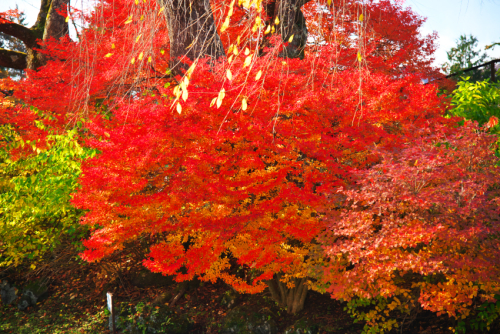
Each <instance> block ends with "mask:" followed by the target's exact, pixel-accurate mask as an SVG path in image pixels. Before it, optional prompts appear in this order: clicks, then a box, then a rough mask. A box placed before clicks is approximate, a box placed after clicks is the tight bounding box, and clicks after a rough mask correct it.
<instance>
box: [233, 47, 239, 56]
mask: <svg viewBox="0 0 500 334" xmlns="http://www.w3.org/2000/svg"><path fill="white" fill-rule="evenodd" d="M233 54H234V55H235V56H237V55H238V54H239V52H238V48H237V47H236V46H235V47H233Z"/></svg>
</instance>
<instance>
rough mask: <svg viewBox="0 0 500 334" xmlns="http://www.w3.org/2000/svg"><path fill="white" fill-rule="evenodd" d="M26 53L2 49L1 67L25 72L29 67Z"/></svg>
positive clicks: (0, 53)
mask: <svg viewBox="0 0 500 334" xmlns="http://www.w3.org/2000/svg"><path fill="white" fill-rule="evenodd" d="M26 57H27V56H26V53H24V52H19V51H12V50H6V49H2V48H0V66H1V67H9V68H13V69H16V70H24V69H26V67H27V61H26Z"/></svg>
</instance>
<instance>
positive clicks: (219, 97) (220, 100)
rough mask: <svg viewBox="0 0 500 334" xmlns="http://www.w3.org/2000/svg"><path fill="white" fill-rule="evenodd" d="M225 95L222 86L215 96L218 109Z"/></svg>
mask: <svg viewBox="0 0 500 334" xmlns="http://www.w3.org/2000/svg"><path fill="white" fill-rule="evenodd" d="M225 96H226V90H225V89H224V88H222V89H221V90H220V92H219V95H218V96H217V109H219V107H220V106H221V104H222V100H223V99H224V97H225Z"/></svg>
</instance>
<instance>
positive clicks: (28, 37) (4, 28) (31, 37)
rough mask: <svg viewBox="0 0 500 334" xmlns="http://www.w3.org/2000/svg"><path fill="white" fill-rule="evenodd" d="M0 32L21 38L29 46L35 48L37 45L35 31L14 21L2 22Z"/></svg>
mask: <svg viewBox="0 0 500 334" xmlns="http://www.w3.org/2000/svg"><path fill="white" fill-rule="evenodd" d="M0 32H3V33H4V34H7V35H10V36H12V37H15V38H17V39H20V40H21V41H23V42H24V44H26V47H27V48H33V47H35V46H36V45H37V43H36V37H35V34H33V31H31V29H30V28H27V27H25V26H23V25H21V24H17V23H14V22H10V23H1V24H0Z"/></svg>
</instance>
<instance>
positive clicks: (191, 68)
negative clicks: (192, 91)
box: [184, 61, 197, 86]
mask: <svg viewBox="0 0 500 334" xmlns="http://www.w3.org/2000/svg"><path fill="white" fill-rule="evenodd" d="M196 64H197V62H196V61H195V62H194V63H192V64H191V66H189V68H188V70H187V71H186V76H187V77H185V78H184V81H186V86H187V85H188V84H189V78H191V75H192V74H193V72H194V69H195V68H196Z"/></svg>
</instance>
